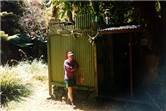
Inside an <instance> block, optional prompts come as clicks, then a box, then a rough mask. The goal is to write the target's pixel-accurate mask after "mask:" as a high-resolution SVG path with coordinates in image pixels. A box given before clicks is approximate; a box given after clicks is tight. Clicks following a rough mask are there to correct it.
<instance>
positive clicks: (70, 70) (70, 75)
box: [64, 59, 78, 80]
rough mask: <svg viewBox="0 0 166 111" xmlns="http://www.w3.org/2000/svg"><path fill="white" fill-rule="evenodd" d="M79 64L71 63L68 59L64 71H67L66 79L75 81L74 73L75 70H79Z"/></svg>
mask: <svg viewBox="0 0 166 111" xmlns="http://www.w3.org/2000/svg"><path fill="white" fill-rule="evenodd" d="M77 66H78V65H77V62H76V61H74V60H73V61H69V60H68V59H66V60H65V61H64V71H65V75H64V79H65V80H68V79H74V72H75V71H73V69H75V68H77Z"/></svg>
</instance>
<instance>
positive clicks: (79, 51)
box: [48, 17, 139, 95]
mask: <svg viewBox="0 0 166 111" xmlns="http://www.w3.org/2000/svg"><path fill="white" fill-rule="evenodd" d="M78 18H79V17H78ZM80 18H81V19H82V21H83V22H80V23H78V22H77V21H78V20H80V19H78V20H77V19H76V23H75V25H74V26H72V25H66V26H65V24H63V23H58V22H56V21H53V20H52V21H51V22H50V28H49V29H50V30H49V37H48V68H49V94H50V95H52V86H53V85H57V86H64V69H63V62H64V60H65V53H66V52H67V51H68V50H72V51H73V52H74V53H75V58H76V60H77V61H78V63H79V66H80V67H79V70H78V72H77V74H76V77H77V86H76V87H77V88H80V89H85V90H88V91H94V92H96V94H97V95H107V94H105V93H103V92H105V90H107V89H109V87H113V86H114V85H115V84H116V81H118V77H117V76H115V75H116V73H117V75H118V76H122V75H121V73H120V72H118V68H119V70H121V69H120V68H121V67H123V66H122V65H121V66H118V64H115V63H114V62H116V61H114V58H116V57H114V56H117V55H116V54H121V52H116V50H114V47H115V48H118V47H117V46H114V41H115V42H116V43H117V42H118V40H119V39H123V38H127V39H125V40H124V41H123V40H122V41H121V43H122V44H123V42H126V43H125V45H124V47H125V48H126V49H127V52H125V51H124V52H123V50H122V53H125V54H126V55H125V57H126V56H127V58H128V59H126V61H125V62H126V64H127V65H126V66H127V67H128V69H127V71H126V72H127V73H128V74H129V75H127V78H125V79H127V81H128V80H129V81H130V82H129V84H127V85H129V89H130V92H129V93H130V94H131V93H132V90H133V86H132V85H133V77H132V76H133V75H132V74H133V71H132V69H133V68H132V67H131V65H132V59H133V58H131V57H132V52H131V50H132V49H131V47H130V46H127V44H129V43H130V42H131V41H132V36H135V33H137V32H138V30H139V28H138V27H137V26H123V27H115V28H107V29H104V30H99V31H96V30H94V29H95V28H94V27H95V25H94V24H93V22H92V18H91V17H89V18H86V19H83V17H80ZM119 34H120V35H119ZM118 35H119V36H120V38H119V37H117V36H118ZM115 36H116V37H115ZM114 38H119V39H117V40H115V39H114ZM116 43H115V45H116ZM117 45H118V44H117ZM124 47H123V46H122V47H121V48H122V49H124ZM126 49H125V50H126ZM117 50H119V49H117ZM113 53H116V54H115V55H114V54H113ZM105 54H106V55H105ZM122 58H123V57H122ZM116 59H117V60H118V58H116ZM119 63H120V62H119ZM123 65H124V64H123ZM122 69H123V68H122ZM122 71H125V70H122ZM124 74H125V73H124ZM115 77H117V78H115ZM115 80H116V81H115ZM119 80H120V79H119ZM103 81H104V82H103ZM118 82H119V81H118ZM122 84H123V82H122ZM103 85H106V88H105V89H103ZM115 86H116V87H118V85H115ZM122 87H123V86H122ZM115 89H116V88H115ZM110 90H111V91H112V92H117V91H120V90H118V89H117V90H115V91H113V90H112V89H110ZM102 91H103V92H102ZM106 92H107V91H106Z"/></svg>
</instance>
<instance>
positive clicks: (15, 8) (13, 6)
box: [1, 0, 25, 16]
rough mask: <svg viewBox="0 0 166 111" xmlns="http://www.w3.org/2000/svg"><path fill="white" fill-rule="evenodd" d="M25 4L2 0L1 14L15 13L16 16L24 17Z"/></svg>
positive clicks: (19, 1) (18, 0)
mask: <svg viewBox="0 0 166 111" xmlns="http://www.w3.org/2000/svg"><path fill="white" fill-rule="evenodd" d="M24 7H25V4H24V2H23V1H21V0H13V1H12V0H2V1H1V12H5V11H6V12H13V13H14V14H16V15H20V16H21V15H22V14H23V11H24Z"/></svg>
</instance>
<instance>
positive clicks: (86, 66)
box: [48, 35, 96, 87]
mask: <svg viewBox="0 0 166 111" xmlns="http://www.w3.org/2000/svg"><path fill="white" fill-rule="evenodd" d="M48 44H49V45H48V48H49V51H48V53H49V73H50V79H51V81H52V82H53V81H56V82H63V81H64V69H63V62H64V58H65V53H66V51H68V50H72V51H73V52H74V54H75V58H76V60H77V62H78V63H79V66H80V67H79V70H78V72H77V80H78V79H79V78H80V76H82V77H83V83H82V84H79V85H83V86H89V87H95V77H96V75H95V55H94V54H95V50H94V49H95V47H94V46H92V45H91V44H90V43H89V42H88V37H87V36H82V37H78V38H74V37H72V35H69V36H60V35H52V36H50V37H49V43H48Z"/></svg>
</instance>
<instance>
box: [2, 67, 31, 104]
mask: <svg viewBox="0 0 166 111" xmlns="http://www.w3.org/2000/svg"><path fill="white" fill-rule="evenodd" d="M8 68H9V67H8ZM5 69H6V68H4V70H1V71H2V72H1V74H0V87H1V90H0V96H1V104H2V106H6V105H8V103H9V102H10V101H20V100H22V99H23V98H22V97H27V96H28V95H30V93H31V90H30V89H29V85H27V84H23V83H22V81H21V79H19V78H18V77H17V75H15V74H12V73H11V72H10V68H9V69H8V70H5Z"/></svg>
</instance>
